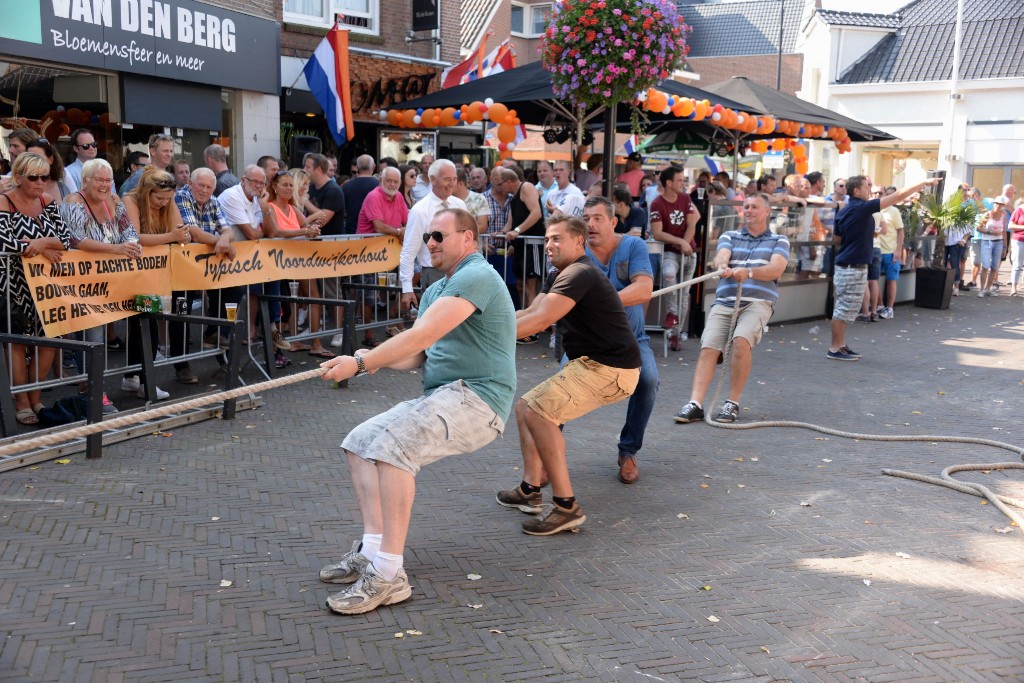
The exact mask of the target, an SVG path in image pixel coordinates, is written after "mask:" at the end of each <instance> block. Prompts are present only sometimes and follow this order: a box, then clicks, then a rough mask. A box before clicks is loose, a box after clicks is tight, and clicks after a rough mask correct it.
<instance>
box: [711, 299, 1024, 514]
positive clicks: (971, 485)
mask: <svg viewBox="0 0 1024 683" xmlns="http://www.w3.org/2000/svg"><path fill="white" fill-rule="evenodd" d="M742 292H743V283H742V282H740V283H739V286H738V289H737V290H736V303H735V305H734V306H733V309H732V318H731V319H730V322H729V335H728V337H727V339H726V344H725V350H724V351H723V352H722V367H721V369H720V370H719V375H718V384H717V386H716V388H715V395H714V398H712V399H711V402H710V403H709V404H706V405H707V406H708V408H709V409H706V410H705V411H704V421H705V422H706V423H707V424H709V425H711V426H712V427H717V428H719V429H738V430H743V429H761V428H763V427H792V428H796V429H807V430H810V431H813V432H819V433H821V434H829V435H831V436H838V437H842V438H845V439H855V440H858V441H890V442H898V441H915V442H926V443H965V444H974V445H979V446H991V447H992V448H1000V449H1002V450H1006V451H1010V452H1011V453H1015V454H1017V455H1019V456H1021V459H1022V460H1024V448H1021V447H1020V446H1014V445H1013V444H1010V443H1006V442H1004V441H995V440H993V439H979V438H976V437H970V436H932V435H929V434H909V435H902V434H861V433H858V432H846V431H843V430H840V429H832V428H830V427H822V426H821V425H816V424H813V423H811V422H797V421H794V420H764V421H761V422H748V423H746V424H735V423H731V422H718V421H716V420H715V418H714V417H712V415H713V412H712V410H710V406H714V405H718V399H719V396H720V395H721V393H722V388H723V387H724V386H725V373H726V369H727V368H728V367H729V361H730V359H731V357H732V344H733V336H732V335H733V332H734V331H735V330H736V321H737V320H738V319H739V313H740V306H739V302H740V294H741V293H742ZM1020 469H1024V463H1017V462H997V463H988V464H978V465H975V464H971V465H950V466H949V467H947V468H946V469H944V470H942V476H941V478H939V477H929V476H927V475H924V474H915V473H913V472H904V471H902V470H893V469H888V468H886V469H883V470H882V474H885V475H887V476H890V477H901V478H903V479H911V480H913V481H921V482H925V483H928V484H937V485H939V486H945V487H946V488H950V489H953V490H954V491H960V492H961V493H969V494H971V495H972V496H978V497H980V498H985V499H987V500H988V501H989V502H990V503H992V505H994V506H995V507H996V508H998V509H999V511H1000V512H1002V513H1003V514H1004V515H1006V516H1007V517H1009V518H1010V519H1011V520H1012V521H1013V522H1014V523H1015V524H1016V525H1017V527H1018V528H1019V529H1020V530H1021V531H1024V518H1022V517H1021V515H1018V514H1017V513H1015V512H1014V511H1013V510H1011V509H1010V508H1009V507H1008V506H1011V505H1012V506H1014V507H1018V508H1022V509H1024V501H1022V500H1017V499H1015V498H1010V497H1008V496H1001V495H999V494H996V493H995V492H993V491H992V490H990V489H989V488H987V487H985V486H983V485H981V484H978V483H976V482H962V481H958V480H956V479H954V478H953V477H952V476H951V475H952V474H953V473H954V472H971V471H979V470H984V471H992V470H1020Z"/></svg>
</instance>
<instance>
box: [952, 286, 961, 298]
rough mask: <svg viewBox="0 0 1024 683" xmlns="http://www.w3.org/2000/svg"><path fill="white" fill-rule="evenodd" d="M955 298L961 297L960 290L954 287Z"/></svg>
mask: <svg viewBox="0 0 1024 683" xmlns="http://www.w3.org/2000/svg"><path fill="white" fill-rule="evenodd" d="M953 296H960V288H959V287H953Z"/></svg>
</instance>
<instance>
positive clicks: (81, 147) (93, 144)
mask: <svg viewBox="0 0 1024 683" xmlns="http://www.w3.org/2000/svg"><path fill="white" fill-rule="evenodd" d="M75 147H77V148H78V149H92V148H93V147H99V143H97V142H87V143H85V144H84V145H75Z"/></svg>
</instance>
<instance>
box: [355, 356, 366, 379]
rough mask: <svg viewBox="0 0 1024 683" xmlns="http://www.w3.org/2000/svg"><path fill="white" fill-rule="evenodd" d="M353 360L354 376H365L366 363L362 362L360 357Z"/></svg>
mask: <svg viewBox="0 0 1024 683" xmlns="http://www.w3.org/2000/svg"><path fill="white" fill-rule="evenodd" d="M355 359H356V374H355V376H356V377H359V375H365V374H366V361H364V360H363V357H362V356H355Z"/></svg>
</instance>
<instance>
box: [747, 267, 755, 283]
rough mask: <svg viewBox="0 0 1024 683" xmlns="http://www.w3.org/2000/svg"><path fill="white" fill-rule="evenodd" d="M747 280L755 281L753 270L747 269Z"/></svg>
mask: <svg viewBox="0 0 1024 683" xmlns="http://www.w3.org/2000/svg"><path fill="white" fill-rule="evenodd" d="M747 278H748V279H750V280H753V279H754V269H753V268H747Z"/></svg>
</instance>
